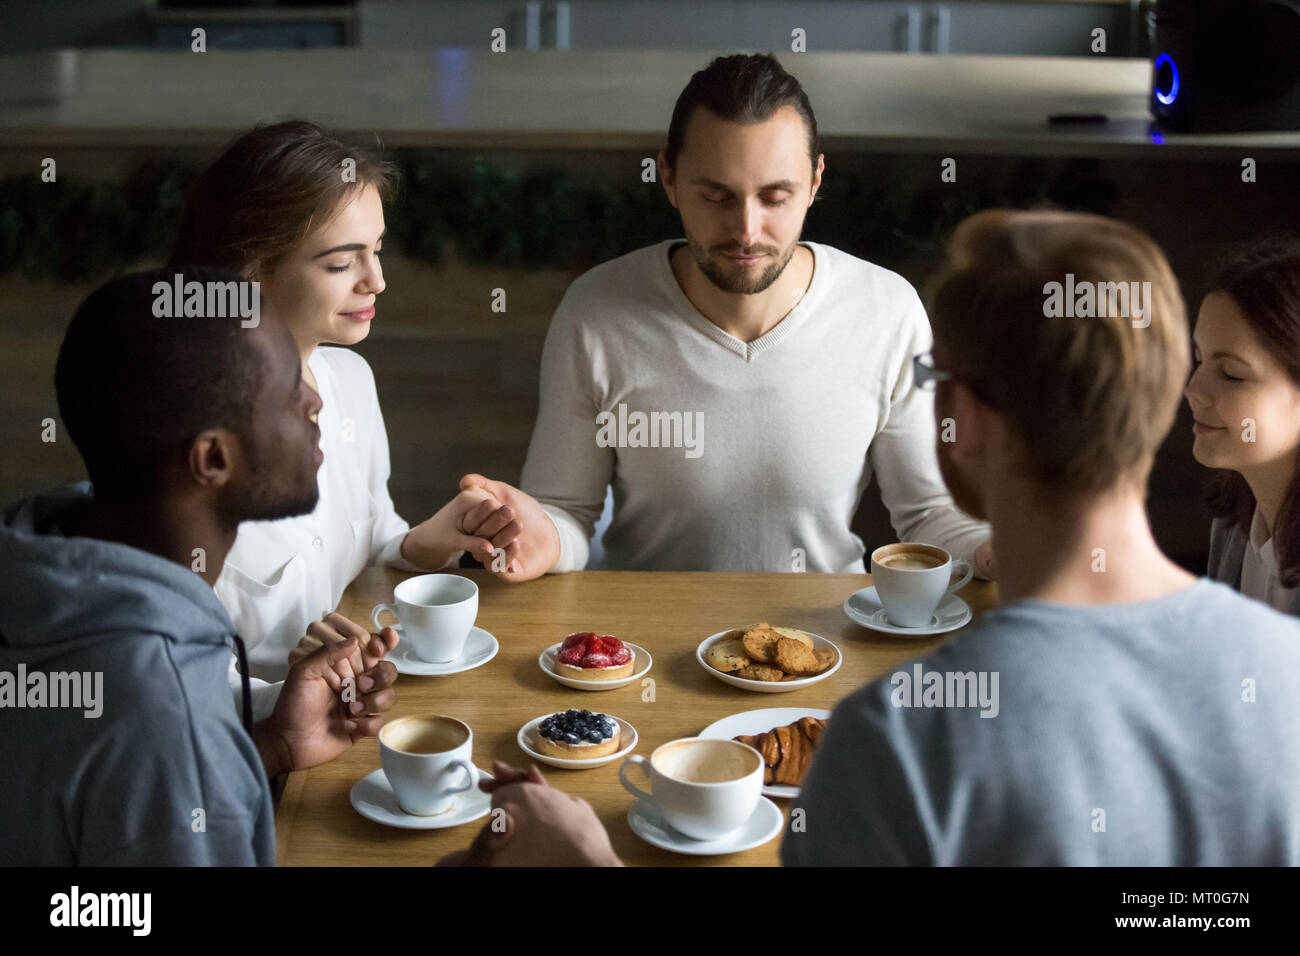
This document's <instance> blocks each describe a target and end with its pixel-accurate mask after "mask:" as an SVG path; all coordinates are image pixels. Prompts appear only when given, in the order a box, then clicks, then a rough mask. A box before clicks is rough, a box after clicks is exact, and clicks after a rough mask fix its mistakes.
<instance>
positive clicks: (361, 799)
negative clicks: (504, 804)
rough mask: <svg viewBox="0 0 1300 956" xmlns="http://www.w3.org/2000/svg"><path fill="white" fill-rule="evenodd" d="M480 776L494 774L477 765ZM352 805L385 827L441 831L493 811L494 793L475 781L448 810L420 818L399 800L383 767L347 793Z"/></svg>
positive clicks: (365, 777) (360, 812)
mask: <svg viewBox="0 0 1300 956" xmlns="http://www.w3.org/2000/svg"><path fill="white" fill-rule="evenodd" d="M474 769H476V770H477V771H478V778H479V780H480V781H482V780H491V779H492V774H490V773H488V772H487V771H486V770H484V769H483V768H482V767H475V768H474ZM348 796H349V798H350V799H351V800H352V808H353V809H354V810H356V811H357V813H359V814H361V815H362V816H363V817H365V818H366V819H367V820H374V821H375V822H376V823H382V824H384V825H385V826H390V827H401V828H402V829H404V830H442V829H445V828H447V827H457V826H460V825H461V824H462V823H469V822H470V821H471V820H477V819H478V818H479V817H485V816H487V815H488V814H489V813H490V812H491V811H492V794H490V793H484V792H483V791H482V790H480V789H479V788H478V784H477V783H476V784H475V785H474V786H473V787H471V788H470V789H469V790H466V791H465V792H464V793H458V794H456V802H455V803H453V804H452V805H451V807H450V809H448V810H447V811H446V812H444V813H439V814H436V815H434V816H431V817H418V816H416V815H415V814H412V813H407V812H406V811H405V810H403V809H402V808H401V806H400V805H399V804H398V802H397V794H395V793H393V785H392V784H391V783H389V782H388V778H387V777H386V776H384V770H383V768H382V767H381V768H379V769H378V770H375V771H373V772H372V773H368V774H366V775H365V776H364V777H362V778H361V779H360V780H358V781H357V782H356V783H354V784H353V785H352V792H351V793H350V794H349V795H348Z"/></svg>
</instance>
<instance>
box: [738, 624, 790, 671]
mask: <svg viewBox="0 0 1300 956" xmlns="http://www.w3.org/2000/svg"><path fill="white" fill-rule="evenodd" d="M780 637H781V635H780V634H778V633H776V631H775V630H773V629H772V628H771V627H770V626H768V625H767V624H756V625H754V626H753V627H751V628H749V629H748V630H746V631H745V636H744V637H743V638H741V640H743V641H744V642H745V653H746V654H748V655H749V656H750V657H752V658H753V659H754V660H756V661H758V662H759V663H760V664H771V663H773V662H774V661H775V660H776V642H777V640H778V639H779V638H780Z"/></svg>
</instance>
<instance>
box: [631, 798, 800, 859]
mask: <svg viewBox="0 0 1300 956" xmlns="http://www.w3.org/2000/svg"><path fill="white" fill-rule="evenodd" d="M627 823H628V826H630V827H631V828H632V832H633V833H635V834H636V835H637V836H639V837H640V838H641V839H642V840H645V842H646V843H649V844H650V845H651V846H657V847H659V848H660V849H661V850H670V851H672V852H673V853H684V854H686V855H688V856H719V855H721V854H724V853H741V852H743V851H745V850H752V849H754V847H756V846H762V845H763V844H764V843H767V842H768V841H769V840H771V839H772V838H773V837H775V836H776V835H777V834H778V833H780V832H781V831H782V830H783V829H785V816H784V815H783V814H782V813H781V808H780V807H778V806H777V805H776V804H775V803H773V802H772V801H771V800H769V799H767V797H759V798H758V806H757V807H756V808H755V809H754V812H753V813H752V814H751V815H750V817H749V819H748V820H746V821H745V823H744V825H743V826H742V827H740V829H738V830H733V831H732V832H731V833H729V834H727V835H726V836H724V837H722V838H721V839H718V840H693V839H691V838H690V837H687V836H682V834H680V833H678V832H677V831H676V830H674V829H673V828H672V827H671V826H669V825H668V824H667V823H666V822H665V821H664V819H663V817H661V816H660V815H659V811H658V810H656V809H655V808H654V806H653V805H651V804H649V803H647V802H646V801H644V800H637V801H635V802H633V804H632V806H630V807H628V809H627Z"/></svg>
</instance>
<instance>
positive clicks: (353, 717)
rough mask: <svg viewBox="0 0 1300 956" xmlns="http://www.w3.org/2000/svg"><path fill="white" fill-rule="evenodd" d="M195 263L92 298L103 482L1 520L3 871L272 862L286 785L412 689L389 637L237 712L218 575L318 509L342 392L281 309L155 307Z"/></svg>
mask: <svg viewBox="0 0 1300 956" xmlns="http://www.w3.org/2000/svg"><path fill="white" fill-rule="evenodd" d="M174 271H175V270H166V271H163V270H157V271H154V272H146V273H137V274H135V275H129V276H125V277H122V278H120V279H116V280H114V281H112V282H110V283H108V284H106V285H104V286H101V287H100V288H99V289H97V290H96V291H95V292H93V293H92V294H91V295H90V296H89V297H88V298H87V299H86V301H85V302H83V303H82V305H81V306H80V308H78V310H77V313H76V315H75V316H74V317H73V319H72V322H71V324H70V325H69V327H68V331H67V334H66V335H65V337H64V341H63V345H62V347H61V349H60V351H59V359H58V365H57V369H56V374H55V385H56V390H57V392H58V399H59V411H60V416H61V418H62V422H63V426H64V428H65V429H66V431H67V433H68V434H69V435H70V436H71V438H72V440H73V442H74V444H76V446H77V450H78V451H79V452H80V453H81V455H82V458H83V459H84V461H85V464H86V468H87V471H88V473H89V475H90V479H91V482H90V484H89V485H88V484H86V483H80V484H76V485H71V486H68V487H65V488H60V489H57V490H55V491H53V492H50V493H46V494H39V495H35V496H33V497H31V498H28V499H25V500H23V501H19V502H16V503H15V504H13V505H12V506H11V507H9V508H8V509H6V511H5V514H4V522H3V525H2V526H0V578H3V579H4V581H5V588H6V598H5V601H4V603H3V605H0V765H3V766H4V767H5V770H6V775H7V778H8V779H9V780H10V781H13V782H16V783H19V784H21V785H14V786H8V787H5V788H4V790H3V792H0V818H2V819H4V820H6V821H8V822H10V823H14V822H15V821H21V825H12V826H11V825H6V826H5V827H4V828H3V829H2V830H0V864H5V865H14V864H19V865H32V864H40V865H70V864H81V865H138V864H143V865H175V864H212V865H248V864H258V865H273V864H274V863H275V826H274V819H273V814H272V807H271V792H270V787H269V784H268V778H273V777H275V776H276V775H278V774H281V773H285V772H288V771H290V770H297V769H302V768H305V767H309V766H313V765H314V764H318V763H322V762H324V761H326V760H330V759H332V758H333V757H335V756H337V755H338V754H339V753H341V752H342V751H344V750H345V749H347V748H348V747H350V746H351V745H352V743H354V742H355V741H356V740H358V739H359V738H361V737H363V736H371V735H374V734H376V733H378V732H379V729H380V727H381V726H382V725H383V722H384V718H383V717H382V712H383V711H385V710H387V709H389V708H390V707H392V705H393V702H394V700H395V695H394V691H393V689H392V686H391V685H392V684H393V682H394V680H395V679H396V670H395V669H394V667H393V665H392V664H391V663H389V662H387V661H384V660H383V659H382V658H383V656H384V655H385V653H386V652H387V651H388V650H390V649H391V648H392V647H393V646H395V645H396V634H395V633H394V632H393V631H392V630H391V629H385V631H384V632H383V634H382V635H373V636H372V637H371V639H370V640H369V642H367V646H365V647H362V646H360V642H359V641H358V640H357V639H356V638H352V639H348V640H337V641H329V642H327V643H326V645H325V646H322V647H321V648H319V649H318V650H317V651H316V652H314V653H312V654H310V655H309V656H307V657H305V658H304V659H302V660H300V661H298V662H297V663H296V664H295V665H294V666H293V667H292V669H291V670H290V672H289V675H288V678H287V679H286V681H285V686H284V689H283V692H282V693H281V695H280V698H279V700H278V702H277V704H276V707H275V710H274V711H273V712H272V713H271V715H270V716H269V717H267V718H266V719H265V720H262V721H260V722H258V723H256V724H254V723H252V720H251V713H250V710H249V706H248V701H249V695H248V688H247V686H245V688H244V694H243V700H244V712H243V721H242V724H241V720H240V717H239V715H237V714H236V712H235V710H234V708H233V707H232V706H231V696H230V688H229V685H228V684H227V680H226V673H227V668H228V662H229V660H230V654H231V650H232V647H233V648H235V649H236V650H237V651H238V652H239V653H240V655H241V657H242V651H243V645H242V642H241V641H240V640H239V637H238V635H236V634H235V633H234V629H233V627H232V626H231V623H230V617H229V616H228V615H227V614H226V612H225V609H224V608H223V607H222V606H221V604H220V602H219V601H218V600H217V598H216V595H215V594H214V592H213V584H214V582H215V581H216V579H217V576H218V575H219V574H220V573H221V567H222V564H223V562H224V561H225V557H226V553H227V551H229V549H230V546H231V544H232V542H233V541H234V540H235V532H236V529H237V527H238V525H239V523H240V522H241V521H244V520H248V519H253V518H277V517H286V516H289V515H294V514H300V513H303V512H305V511H310V510H311V509H312V508H313V507H315V504H316V498H317V489H316V469H317V467H318V466H319V465H320V460H321V459H320V453H319V448H318V441H319V430H318V428H317V426H316V423H315V417H316V413H317V412H318V411H319V409H320V407H321V405H320V398H319V396H317V395H316V393H315V392H314V391H313V390H312V389H311V388H310V387H309V386H307V385H306V383H304V382H303V381H302V376H301V369H300V367H299V357H298V352H297V350H296V349H295V348H294V345H293V341H292V339H291V337H290V335H289V333H288V331H287V329H286V328H285V327H284V326H283V325H282V324H280V323H277V322H274V321H267V315H266V314H265V313H264V314H263V315H262V321H260V322H259V323H258V324H257V325H256V326H255V327H251V328H244V327H242V325H241V318H240V317H239V316H233V317H215V316H184V317H177V318H170V317H168V318H160V317H158V316H156V315H155V313H154V311H153V303H154V298H155V296H154V292H153V289H154V286H155V283H159V282H162V283H170V282H171V280H172V275H173V273H174ZM183 271H184V274H185V276H186V278H187V279H188V280H191V281H197V282H229V281H235V282H238V281H241V280H240V277H239V276H238V275H235V274H234V273H230V272H227V271H225V270H216V269H198V268H193V267H190V268H186V269H184V270H183ZM334 616H336V615H331V617H334ZM244 672H245V674H246V673H247V666H246V665H245V667H244ZM245 680H247V678H246V677H245ZM349 681H352V682H355V683H352V684H348V683H346V682H349ZM345 686H346V687H349V688H350V689H351V693H350V694H344V693H343V691H344V688H345ZM56 688H57V689H58V692H57V693H56V692H55V689H56ZM74 691H75V693H74ZM352 697H354V698H355V703H351V704H348V703H344V700H345V699H348V698H352Z"/></svg>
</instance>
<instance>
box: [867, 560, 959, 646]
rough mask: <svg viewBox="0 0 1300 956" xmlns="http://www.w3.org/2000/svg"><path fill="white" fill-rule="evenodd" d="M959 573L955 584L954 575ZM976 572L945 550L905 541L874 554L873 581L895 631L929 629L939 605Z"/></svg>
mask: <svg viewBox="0 0 1300 956" xmlns="http://www.w3.org/2000/svg"><path fill="white" fill-rule="evenodd" d="M954 570H959V571H960V574H959V577H958V578H957V579H956V580H955V581H954V580H953V578H952V574H953V571H954ZM974 573H975V572H974V569H973V568H972V567H971V566H970V562H969V561H960V560H958V561H954V560H953V559H952V555H950V554H949V553H948V552H947V551H945V550H943V548H937V547H935V546H934V545H932V544H920V543H919V542H911V541H904V542H900V543H898V544H887V545H885V546H884V547H880V548H876V550H875V551H872V552H871V581H872V583H873V584H874V585H875V586H876V593H877V594H879V595H880V603H881V604H883V605H884V606H885V614H886V616H887V617H888V618H889V623H890V624H893V625H894V626H895V627H925V626H927V625H928V624H929V623H930V621H931V619H932V618H933V616H934V609H935V608H937V607H938V606H939V602H940V601H942V600H943V599H944V598H945V597H947V596H948V595H949V594H952V593H953V592H955V591H957V590H959V589H960V588H962V587H965V585H966V582H968V581H969V580H970V579H971V575H972V574H974Z"/></svg>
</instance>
